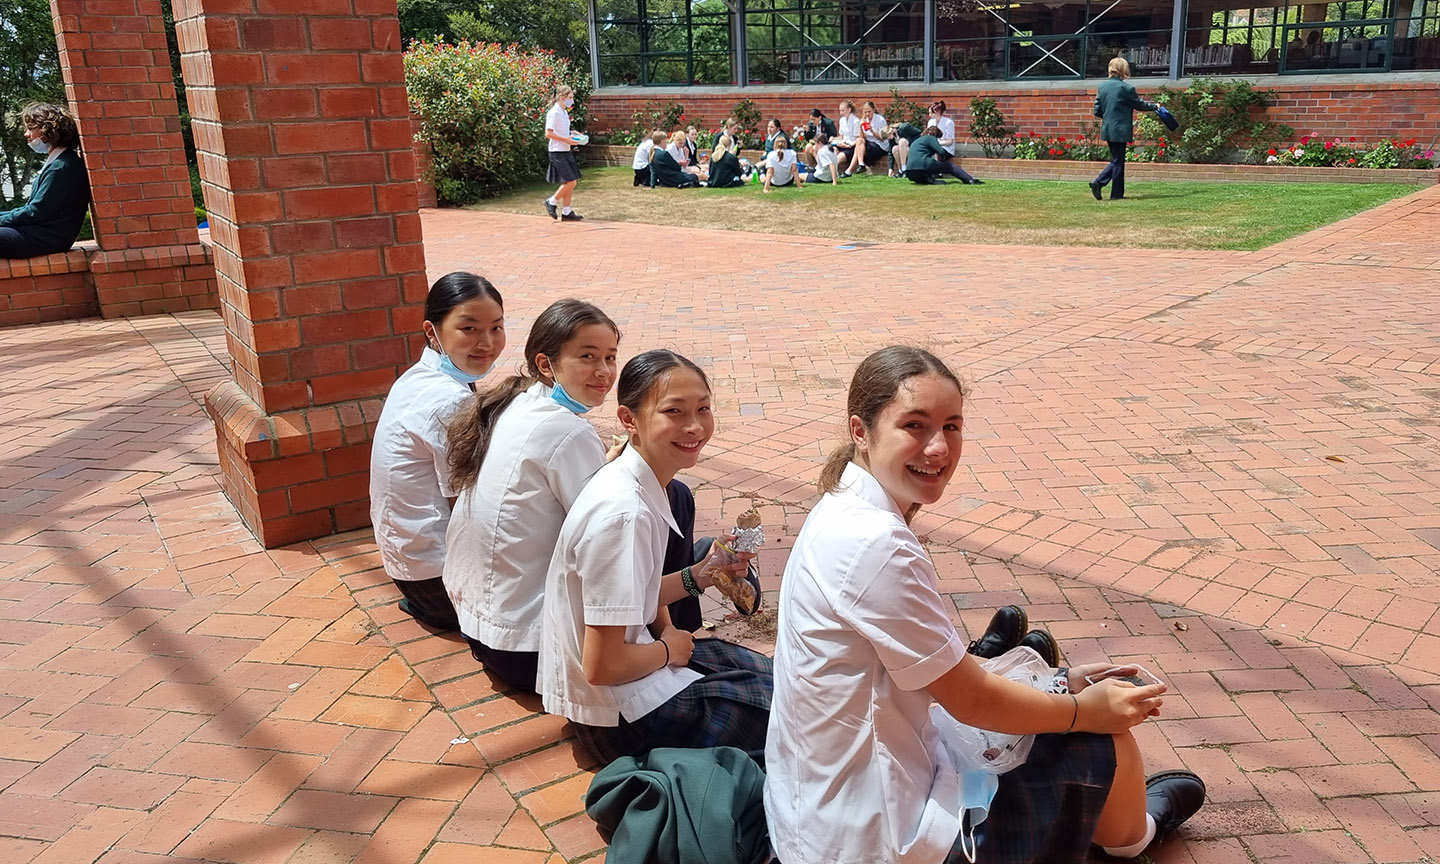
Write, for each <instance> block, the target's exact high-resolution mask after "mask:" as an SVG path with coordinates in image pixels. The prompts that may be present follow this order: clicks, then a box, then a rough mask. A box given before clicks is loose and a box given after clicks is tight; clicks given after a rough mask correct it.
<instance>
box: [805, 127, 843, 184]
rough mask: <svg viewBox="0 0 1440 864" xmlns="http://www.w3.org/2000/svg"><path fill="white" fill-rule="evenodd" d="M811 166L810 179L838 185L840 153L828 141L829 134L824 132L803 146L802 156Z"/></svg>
mask: <svg viewBox="0 0 1440 864" xmlns="http://www.w3.org/2000/svg"><path fill="white" fill-rule="evenodd" d="M803 158H804V159H805V161H806V162H807V163H809V165H810V167H811V169H812V170H811V172H810V179H811V181H813V182H816V183H829V184H830V185H832V186H839V185H840V154H839V153H838V152H837V151H836V150H835V146H834V145H833V144H831V143H830V136H829V135H826V134H825V133H824V132H821V133H820V134H818V135H816V136H815V139H814V140H813V141H811V142H810V143H809V144H807V145H806V146H805V156H804V157H803Z"/></svg>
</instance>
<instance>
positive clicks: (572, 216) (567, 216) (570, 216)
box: [560, 210, 585, 222]
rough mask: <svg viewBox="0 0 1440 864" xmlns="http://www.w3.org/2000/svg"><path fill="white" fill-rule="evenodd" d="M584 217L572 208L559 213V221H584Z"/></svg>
mask: <svg viewBox="0 0 1440 864" xmlns="http://www.w3.org/2000/svg"><path fill="white" fill-rule="evenodd" d="M584 219H585V217H584V216H581V215H580V214H579V213H576V212H575V211H574V210H571V211H570V212H569V213H561V214H560V221H561V222H582V221H584Z"/></svg>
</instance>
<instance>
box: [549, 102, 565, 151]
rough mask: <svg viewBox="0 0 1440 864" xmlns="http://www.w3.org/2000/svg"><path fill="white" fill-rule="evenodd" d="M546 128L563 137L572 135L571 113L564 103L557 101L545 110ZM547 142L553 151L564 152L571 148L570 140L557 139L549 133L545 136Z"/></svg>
mask: <svg viewBox="0 0 1440 864" xmlns="http://www.w3.org/2000/svg"><path fill="white" fill-rule="evenodd" d="M545 128H546V129H548V130H550V131H551V132H554V133H555V134H556V135H559V136H560V137H562V138H569V137H570V113H569V112H568V111H566V110H565V106H564V105H561V104H560V103H559V102H556V103H555V104H554V105H551V106H550V110H549V111H546V112H545ZM545 144H546V145H547V149H548V150H549V151H550V152H552V153H555V152H560V153H563V152H565V151H566V150H569V149H570V142H569V141H556V140H555V139H554V138H551V137H550V136H549V135H546V136H545Z"/></svg>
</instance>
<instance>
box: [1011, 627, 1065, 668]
mask: <svg viewBox="0 0 1440 864" xmlns="http://www.w3.org/2000/svg"><path fill="white" fill-rule="evenodd" d="M1017 647H1020V648H1029V649H1031V650H1032V651H1034V652H1035V653H1036V654H1039V655H1040V659H1041V660H1044V661H1045V665H1046V666H1053V667H1056V668H1059V666H1060V643H1058V642H1056V641H1055V637H1054V636H1051V635H1050V631H1049V630H1031V631H1030V632H1029V633H1026V634H1025V635H1024V636H1022V637H1021V638H1020V644H1019V645H1018V646H1017Z"/></svg>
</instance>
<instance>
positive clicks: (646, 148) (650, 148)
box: [630, 138, 655, 171]
mask: <svg viewBox="0 0 1440 864" xmlns="http://www.w3.org/2000/svg"><path fill="white" fill-rule="evenodd" d="M654 153H655V142H654V141H652V140H651V139H649V138H646V139H645V140H644V141H641V142H640V146H639V147H636V148H635V158H634V159H632V160H630V167H631V168H634V169H635V170H636V171H639V170H640V169H641V168H649V167H650V157H651V156H652V155H654Z"/></svg>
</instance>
